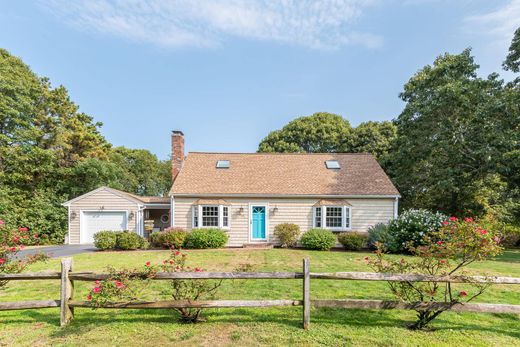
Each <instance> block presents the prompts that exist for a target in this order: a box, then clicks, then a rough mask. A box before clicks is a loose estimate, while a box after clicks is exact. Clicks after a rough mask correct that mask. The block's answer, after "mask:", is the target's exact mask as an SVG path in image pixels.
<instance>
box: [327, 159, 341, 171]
mask: <svg viewBox="0 0 520 347" xmlns="http://www.w3.org/2000/svg"><path fill="white" fill-rule="evenodd" d="M325 165H326V166H327V169H341V166H340V165H339V162H338V161H337V160H327V161H325Z"/></svg>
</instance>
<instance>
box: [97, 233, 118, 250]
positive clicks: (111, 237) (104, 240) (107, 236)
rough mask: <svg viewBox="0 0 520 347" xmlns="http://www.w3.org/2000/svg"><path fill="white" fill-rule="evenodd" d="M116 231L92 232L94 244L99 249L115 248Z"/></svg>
mask: <svg viewBox="0 0 520 347" xmlns="http://www.w3.org/2000/svg"><path fill="white" fill-rule="evenodd" d="M117 234H118V232H116V231H110V230H104V231H100V232H97V233H95V234H94V246H95V247H96V248H97V249H100V250H107V249H115V248H116V243H117Z"/></svg>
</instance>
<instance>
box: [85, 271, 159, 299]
mask: <svg viewBox="0 0 520 347" xmlns="http://www.w3.org/2000/svg"><path fill="white" fill-rule="evenodd" d="M147 264H148V263H147ZM107 270H108V277H107V278H106V279H104V280H98V281H96V282H94V286H93V287H92V289H91V290H90V292H89V294H88V295H87V300H88V301H90V302H91V303H92V306H93V307H94V308H97V307H103V306H105V305H106V304H110V303H114V302H122V303H129V302H132V301H136V300H138V298H139V293H140V292H141V291H142V289H143V287H144V286H146V285H147V284H148V280H149V279H150V278H152V277H153V276H155V274H156V272H157V269H156V268H154V267H152V266H149V265H144V266H143V267H141V268H136V269H123V270H116V269H115V268H113V267H108V268H107Z"/></svg>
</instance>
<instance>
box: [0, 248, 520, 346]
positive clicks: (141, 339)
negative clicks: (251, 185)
mask: <svg viewBox="0 0 520 347" xmlns="http://www.w3.org/2000/svg"><path fill="white" fill-rule="evenodd" d="M186 253H188V254H189V263H190V265H193V266H202V267H203V268H204V269H206V270H216V271H232V270H234V269H236V268H237V266H240V265H241V264H251V265H252V266H253V270H254V271H301V267H302V265H301V264H302V259H303V258H305V257H308V258H310V261H311V271H313V272H330V271H370V269H369V268H367V266H366V265H365V262H364V260H363V258H364V257H365V256H366V255H370V254H369V253H351V252H315V251H304V250H282V249H272V250H242V249H241V250H207V251H206V250H204V251H186ZM167 256H168V251H142V252H97V253H89V254H82V255H78V256H75V257H74V269H75V270H76V271H103V270H104V269H105V267H106V266H107V265H112V266H115V267H134V266H142V265H143V264H144V263H145V262H146V261H152V262H156V263H159V262H160V261H162V260H163V259H165V258H166V257H167ZM58 269H59V260H57V259H55V260H51V261H49V262H48V263H46V264H37V265H34V266H32V268H31V269H30V270H31V271H42V270H58ZM470 270H471V272H472V273H474V274H493V275H503V276H514V277H520V251H518V250H515V251H507V252H505V253H504V254H503V255H502V256H500V257H498V258H496V259H494V260H492V261H486V262H481V263H478V264H474V265H472V266H471V267H470ZM75 285H76V288H75V296H76V298H78V299H83V298H84V297H85V296H86V295H87V292H88V290H89V289H90V288H91V286H92V283H88V282H79V281H77V282H76V283H75ZM458 287H460V289H464V286H463V285H459V286H458ZM167 289H168V282H167V281H153V282H152V283H151V284H150V285H149V287H148V288H146V290H145V291H144V292H143V293H142V298H143V299H167V297H166V296H165V290H167ZM301 293H302V281H301V280H226V281H224V284H223V286H222V287H221V290H220V291H219V293H218V298H221V299H301V296H302V294H301ZM311 297H312V298H323V299H325V298H330V299H335V298H337V299H341V298H357V299H392V295H391V294H390V292H389V290H388V288H387V285H386V283H384V282H368V281H364V282H361V281H331V280H311ZM58 298H59V281H58V280H54V281H16V282H11V283H9V284H8V286H7V288H6V289H5V290H4V291H2V292H0V301H17V300H31V299H33V300H43V299H58ZM478 301H480V302H489V303H509V304H520V286H519V285H516V286H513V285H500V286H498V285H497V286H494V287H491V288H490V289H488V291H487V292H486V293H485V294H484V295H482V296H481V297H479V299H478ZM204 315H205V317H206V318H207V319H208V320H207V321H206V322H204V323H199V324H193V325H188V324H182V323H178V322H177V314H176V313H175V312H174V311H172V310H103V309H98V310H91V309H88V308H82V309H76V312H75V319H74V321H73V322H72V323H71V324H70V325H69V326H67V327H65V328H60V327H59V310H58V309H55V308H52V309H42V310H24V311H3V312H0V346H2V345H9V346H10V345H16V346H27V345H31V346H42V345H57V346H60V345H62V346H97V345H111V346H119V345H125V346H142V345H147V346H159V345H176V346H198V345H202V346H212V347H216V346H228V345H229V346H231V345H239V346H258V345H274V346H287V345H298V346H301V345H303V346H314V345H321V346H344V345H347V346H350V345H355V346H372V347H373V346H463V345H468V346H520V316H519V315H512V314H486V313H481V314H477V313H454V312H446V313H444V314H443V315H441V316H440V317H439V318H438V319H437V320H436V321H435V323H434V324H433V328H434V330H433V331H429V332H418V331H410V330H408V329H407V328H406V325H407V324H408V323H410V322H412V321H413V320H414V312H412V311H396V310H386V311H382V310H379V311H377V310H343V309H313V310H312V311H311V328H310V330H308V331H304V330H303V329H302V328H301V324H302V319H301V317H302V309H301V307H286V308H250V309H242V308H241V309H229V308H228V309H211V310H206V311H205V312H204Z"/></svg>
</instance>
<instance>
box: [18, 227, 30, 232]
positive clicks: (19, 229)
mask: <svg viewBox="0 0 520 347" xmlns="http://www.w3.org/2000/svg"><path fill="white" fill-rule="evenodd" d="M27 230H29V229H28V228H26V227H19V228H18V231H19V232H21V233H24V232H26V231H27Z"/></svg>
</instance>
